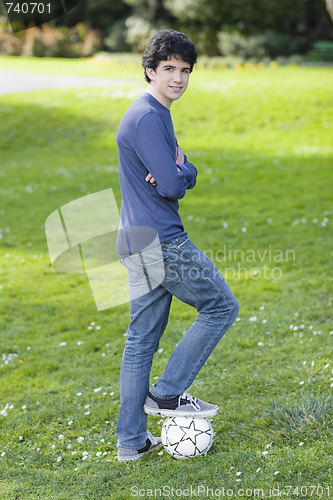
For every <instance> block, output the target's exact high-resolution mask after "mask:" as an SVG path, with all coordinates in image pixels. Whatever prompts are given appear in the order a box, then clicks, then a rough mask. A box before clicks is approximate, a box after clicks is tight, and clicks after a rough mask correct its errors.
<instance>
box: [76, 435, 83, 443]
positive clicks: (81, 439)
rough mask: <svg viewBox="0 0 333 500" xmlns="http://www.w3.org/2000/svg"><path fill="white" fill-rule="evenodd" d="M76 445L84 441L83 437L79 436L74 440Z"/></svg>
mask: <svg viewBox="0 0 333 500" xmlns="http://www.w3.org/2000/svg"><path fill="white" fill-rule="evenodd" d="M76 441H77V442H78V443H82V441H84V437H82V436H80V437H78V438H77V440H76Z"/></svg>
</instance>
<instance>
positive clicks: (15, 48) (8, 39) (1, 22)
mask: <svg viewBox="0 0 333 500" xmlns="http://www.w3.org/2000/svg"><path fill="white" fill-rule="evenodd" d="M23 43H24V38H22V36H17V35H13V33H10V32H9V29H8V23H7V18H6V17H4V16H0V55H4V56H18V55H20V54H21V52H22V47H23Z"/></svg>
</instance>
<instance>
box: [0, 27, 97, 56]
mask: <svg viewBox="0 0 333 500" xmlns="http://www.w3.org/2000/svg"><path fill="white" fill-rule="evenodd" d="M101 47H102V40H101V35H100V33H99V31H97V30H92V29H88V28H87V26H86V25H84V24H83V23H78V24H77V25H76V26H74V27H73V28H67V27H66V26H62V27H60V28H56V27H55V26H54V24H52V23H50V24H46V23H45V24H43V25H42V27H41V28H37V27H34V28H30V29H27V30H24V31H20V32H18V33H15V34H12V33H9V28H8V23H6V22H1V19H0V54H1V55H22V56H25V57H32V56H36V57H88V56H91V55H93V54H94V53H95V52H97V51H99V50H100V49H101Z"/></svg>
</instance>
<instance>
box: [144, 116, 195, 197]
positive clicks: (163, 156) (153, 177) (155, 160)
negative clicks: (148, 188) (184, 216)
mask: <svg viewBox="0 0 333 500" xmlns="http://www.w3.org/2000/svg"><path fill="white" fill-rule="evenodd" d="M135 151H136V153H137V155H138V156H139V158H140V160H141V161H142V163H143V164H144V165H145V167H146V168H147V170H148V172H149V173H148V175H147V176H146V180H147V181H148V182H150V183H151V184H152V185H153V186H155V187H156V190H157V192H158V194H159V195H160V196H163V197H164V198H169V199H171V200H177V199H181V198H183V197H184V196H185V192H186V189H188V188H189V187H193V186H192V185H191V184H193V182H191V181H190V176H189V170H188V167H187V165H185V163H184V165H185V167H184V171H183V170H182V164H179V166H178V165H177V162H176V158H174V154H173V151H172V149H171V148H170V146H169V144H168V143H167V140H166V137H165V128H164V124H163V122H162V121H161V120H160V119H159V117H158V116H156V115H154V114H152V113H149V114H147V115H145V116H144V117H143V118H142V119H141V122H140V124H139V126H138V130H137V137H136V144H135ZM177 159H179V158H178V156H177ZM184 159H185V155H184ZM188 163H189V162H188ZM190 165H192V164H190ZM193 168H195V167H194V166H193ZM190 185H191V186H190ZM193 185H194V184H193Z"/></svg>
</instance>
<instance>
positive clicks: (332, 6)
mask: <svg viewBox="0 0 333 500" xmlns="http://www.w3.org/2000/svg"><path fill="white" fill-rule="evenodd" d="M326 9H327V11H328V13H329V15H330V17H331V19H332V21H333V0H326Z"/></svg>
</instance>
